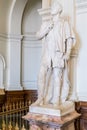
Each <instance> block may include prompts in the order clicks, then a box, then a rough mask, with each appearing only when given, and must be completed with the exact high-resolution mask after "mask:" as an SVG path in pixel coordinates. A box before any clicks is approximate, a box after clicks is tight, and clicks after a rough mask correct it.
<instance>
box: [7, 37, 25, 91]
mask: <svg viewBox="0 0 87 130" xmlns="http://www.w3.org/2000/svg"><path fill="white" fill-rule="evenodd" d="M21 39H22V37H21V36H20V35H19V36H16V35H13V36H12V35H11V36H8V53H7V54H8V55H7V59H8V61H7V62H8V64H7V79H6V90H9V91H10V90H22V89H23V88H22V86H21V82H20V79H21Z"/></svg>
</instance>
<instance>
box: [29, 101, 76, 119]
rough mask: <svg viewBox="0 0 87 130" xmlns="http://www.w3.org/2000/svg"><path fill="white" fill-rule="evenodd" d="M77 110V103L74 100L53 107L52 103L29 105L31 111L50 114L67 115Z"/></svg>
mask: <svg viewBox="0 0 87 130" xmlns="http://www.w3.org/2000/svg"><path fill="white" fill-rule="evenodd" d="M74 111H75V105H74V102H72V101H66V102H64V103H63V104H61V105H60V106H58V107H53V105H52V104H49V105H41V106H38V105H37V106H33V105H31V106H29V112H30V113H38V114H44V115H50V116H58V117H60V116H65V115H66V114H69V113H71V112H74Z"/></svg>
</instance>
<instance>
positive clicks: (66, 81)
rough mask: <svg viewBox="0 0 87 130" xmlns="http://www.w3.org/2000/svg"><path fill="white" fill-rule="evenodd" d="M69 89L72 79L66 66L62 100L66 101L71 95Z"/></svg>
mask: <svg viewBox="0 0 87 130" xmlns="http://www.w3.org/2000/svg"><path fill="white" fill-rule="evenodd" d="M69 89H70V81H69V76H68V73H67V69H66V68H65V69H64V71H63V85H62V89H61V102H62V103H64V102H65V101H66V100H67V98H68V95H69Z"/></svg>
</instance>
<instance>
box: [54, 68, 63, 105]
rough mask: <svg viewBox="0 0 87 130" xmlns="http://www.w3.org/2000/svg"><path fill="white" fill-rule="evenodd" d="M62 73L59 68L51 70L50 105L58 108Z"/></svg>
mask: <svg viewBox="0 0 87 130" xmlns="http://www.w3.org/2000/svg"><path fill="white" fill-rule="evenodd" d="M62 72H63V70H62V69H60V68H53V97H52V100H51V103H52V104H53V105H54V106H55V107H58V105H59V104H60V91H61V84H62Z"/></svg>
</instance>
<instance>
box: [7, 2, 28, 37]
mask: <svg viewBox="0 0 87 130" xmlns="http://www.w3.org/2000/svg"><path fill="white" fill-rule="evenodd" d="M27 1H28V0H14V1H13V3H12V6H11V11H10V16H9V34H13V35H18V34H19V35H20V34H21V20H22V15H23V11H24V8H25V5H26V3H27Z"/></svg>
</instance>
